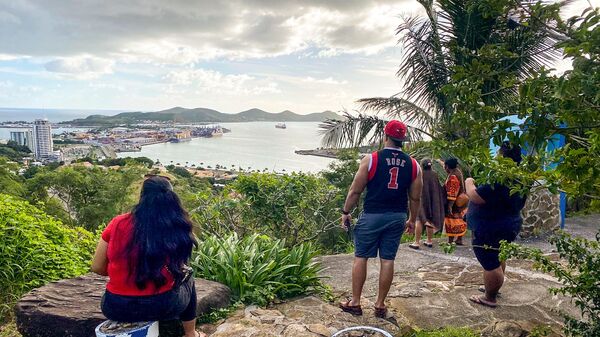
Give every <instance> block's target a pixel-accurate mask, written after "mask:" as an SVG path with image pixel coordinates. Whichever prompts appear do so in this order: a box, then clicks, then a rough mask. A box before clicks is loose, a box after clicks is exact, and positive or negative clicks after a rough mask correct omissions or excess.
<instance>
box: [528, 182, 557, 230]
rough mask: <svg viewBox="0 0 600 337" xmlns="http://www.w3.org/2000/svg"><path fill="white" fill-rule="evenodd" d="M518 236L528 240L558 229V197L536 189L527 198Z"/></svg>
mask: <svg viewBox="0 0 600 337" xmlns="http://www.w3.org/2000/svg"><path fill="white" fill-rule="evenodd" d="M521 214H522V215H523V229H522V230H521V234H520V236H521V237H522V238H528V237H531V236H538V235H542V234H545V233H548V232H552V231H554V230H556V229H558V228H560V196H559V195H558V194H552V193H550V191H548V189H546V188H536V189H534V190H532V192H531V193H530V194H529V196H528V197H527V202H526V203H525V207H524V208H523V211H522V212H521Z"/></svg>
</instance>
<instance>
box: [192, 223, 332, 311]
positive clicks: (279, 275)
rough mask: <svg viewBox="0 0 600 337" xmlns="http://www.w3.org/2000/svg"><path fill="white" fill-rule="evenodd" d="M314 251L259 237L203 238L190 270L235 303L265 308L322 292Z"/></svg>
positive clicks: (311, 245) (309, 245)
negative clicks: (228, 290) (228, 293)
mask: <svg viewBox="0 0 600 337" xmlns="http://www.w3.org/2000/svg"><path fill="white" fill-rule="evenodd" d="M316 255H317V251H316V249H315V247H314V245H313V244H310V243H304V244H300V245H296V246H294V247H292V248H286V246H285V242H284V241H283V240H273V239H270V238H269V237H267V236H263V235H252V236H249V237H246V238H243V239H240V238H239V237H238V236H237V235H235V234H233V235H231V236H229V237H227V238H225V239H221V238H218V237H207V238H206V239H205V240H204V242H202V243H201V244H200V247H199V248H198V249H197V251H196V252H195V256H194V258H193V262H192V266H193V267H194V270H195V272H196V275H197V276H200V277H203V278H205V279H208V280H213V281H217V282H220V283H223V284H225V285H227V286H228V287H229V288H231V291H232V294H233V297H234V300H235V301H241V302H244V303H255V304H258V305H261V306H264V305H267V304H268V303H270V302H271V301H273V300H274V299H275V298H279V299H285V298H289V297H293V296H297V295H301V294H305V293H307V292H311V291H322V290H323V289H324V288H323V285H322V283H321V281H320V278H319V276H318V272H319V271H320V270H321V266H320V264H319V263H317V262H316V261H314V260H313V258H314V257H315V256H316Z"/></svg>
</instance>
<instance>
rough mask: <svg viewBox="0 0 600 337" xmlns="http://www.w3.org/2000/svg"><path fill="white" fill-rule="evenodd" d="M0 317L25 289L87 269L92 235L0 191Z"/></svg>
mask: <svg viewBox="0 0 600 337" xmlns="http://www.w3.org/2000/svg"><path fill="white" fill-rule="evenodd" d="M0 237H1V238H2V240H0V256H2V258H1V259H0V303H1V304H0V317H1V316H4V314H5V313H7V312H8V311H9V310H10V309H11V308H12V305H13V304H14V302H15V301H16V300H17V299H18V298H19V297H20V296H21V295H22V294H24V293H25V292H27V291H29V290H31V289H33V288H36V287H39V286H41V285H43V284H45V283H46V282H49V281H55V280H58V279H61V278H67V277H73V276H77V275H81V274H83V273H85V272H86V271H88V270H89V266H90V260H91V258H92V254H93V250H94V247H95V240H94V237H93V235H92V234H91V233H90V232H88V231H86V230H84V229H82V228H67V227H65V226H64V225H63V224H62V223H61V222H59V221H57V220H56V219H54V218H52V217H50V216H48V215H47V214H45V213H44V212H42V211H40V210H39V209H38V208H36V207H34V206H32V205H30V204H29V203H27V202H26V201H22V200H20V199H18V198H15V197H12V196H9V195H6V194H0Z"/></svg>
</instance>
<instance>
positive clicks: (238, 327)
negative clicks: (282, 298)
mask: <svg viewBox="0 0 600 337" xmlns="http://www.w3.org/2000/svg"><path fill="white" fill-rule="evenodd" d="M371 307H372V305H371ZM371 307H365V309H364V310H365V315H363V316H362V317H356V316H352V315H350V314H348V313H344V312H342V311H341V310H340V309H339V308H338V307H337V306H335V305H332V304H330V303H326V302H324V301H323V300H321V299H320V298H317V297H313V296H308V297H303V298H298V299H294V300H290V301H288V302H286V303H281V304H276V305H273V306H272V307H270V308H268V309H258V308H256V307H254V306H251V307H247V308H246V309H245V310H243V311H240V312H243V315H239V314H236V315H233V316H232V317H229V318H228V319H227V320H226V322H225V323H224V324H221V325H219V326H218V327H217V328H216V329H215V330H214V332H213V331H211V329H208V328H205V327H202V330H203V331H205V332H209V333H210V332H212V334H211V335H210V336H211V337H238V336H244V337H263V336H264V337H275V336H283V337H303V336H306V337H323V336H325V337H329V336H331V335H333V334H334V333H336V332H337V331H339V330H341V329H344V328H348V327H352V326H357V325H367V326H378V327H381V328H382V329H384V330H386V331H389V332H391V333H393V334H395V335H401V334H402V333H403V332H404V331H405V330H402V329H401V326H402V325H405V324H398V322H397V321H396V320H395V319H394V320H385V319H380V318H375V317H374V315H373V310H372V308H371ZM360 336H362V335H360Z"/></svg>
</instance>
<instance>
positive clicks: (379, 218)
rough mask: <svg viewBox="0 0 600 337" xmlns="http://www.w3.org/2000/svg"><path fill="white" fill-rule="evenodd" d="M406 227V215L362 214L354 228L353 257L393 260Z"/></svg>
mask: <svg viewBox="0 0 600 337" xmlns="http://www.w3.org/2000/svg"><path fill="white" fill-rule="evenodd" d="M405 225H406V213H396V212H388V213H362V214H361V215H360V217H359V218H358V222H357V223H356V226H355V227H354V247H355V248H354V256H356V257H363V258H372V257H377V254H378V253H379V257H380V258H381V259H384V260H394V259H395V258H396V252H398V246H400V239H401V238H402V234H403V233H404V226H405Z"/></svg>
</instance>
